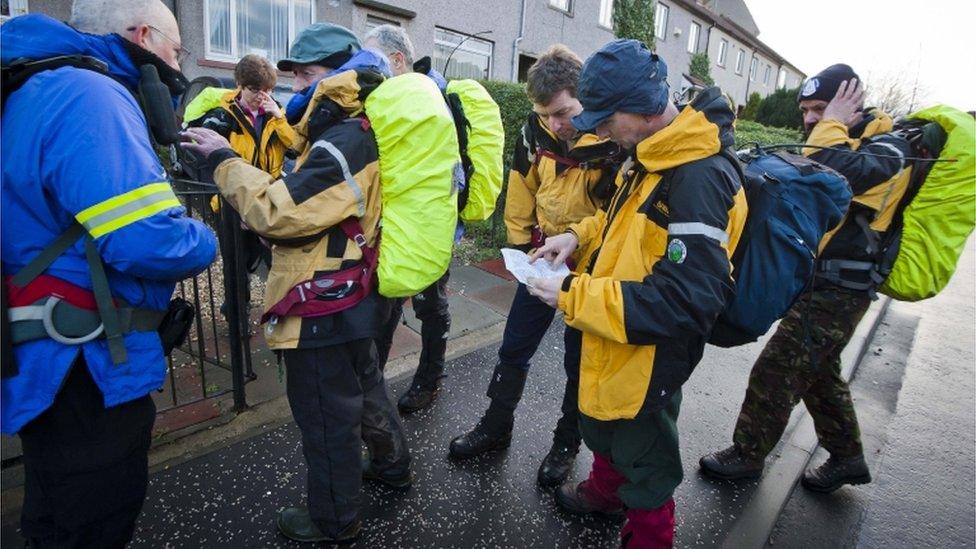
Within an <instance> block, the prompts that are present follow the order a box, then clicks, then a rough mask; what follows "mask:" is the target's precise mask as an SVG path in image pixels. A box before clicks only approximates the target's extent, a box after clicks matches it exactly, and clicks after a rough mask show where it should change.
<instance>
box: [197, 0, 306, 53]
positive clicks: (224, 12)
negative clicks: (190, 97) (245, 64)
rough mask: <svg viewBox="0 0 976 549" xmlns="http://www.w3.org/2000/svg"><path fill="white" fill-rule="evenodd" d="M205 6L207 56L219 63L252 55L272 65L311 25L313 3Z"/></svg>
mask: <svg viewBox="0 0 976 549" xmlns="http://www.w3.org/2000/svg"><path fill="white" fill-rule="evenodd" d="M204 6H205V13H206V15H207V17H206V19H205V21H204V27H205V29H204V32H205V33H206V36H207V45H206V56H207V58H209V59H217V60H221V61H232V62H236V61H237V60H238V59H240V58H241V57H243V56H245V55H247V54H249V53H254V54H258V55H261V56H264V57H267V58H268V60H269V61H271V62H272V63H275V62H277V61H278V60H279V59H282V58H284V57H287V56H288V46H289V45H290V44H291V42H292V41H293V40H294V39H295V35H296V34H298V32H299V31H300V30H302V29H304V28H305V27H307V26H309V25H310V24H311V23H312V0H206V1H205V4H204Z"/></svg>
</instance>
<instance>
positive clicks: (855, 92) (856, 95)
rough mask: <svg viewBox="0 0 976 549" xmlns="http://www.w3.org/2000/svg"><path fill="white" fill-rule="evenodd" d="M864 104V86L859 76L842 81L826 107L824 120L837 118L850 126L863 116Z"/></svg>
mask: <svg viewBox="0 0 976 549" xmlns="http://www.w3.org/2000/svg"><path fill="white" fill-rule="evenodd" d="M863 105H864V87H863V86H861V83H860V82H858V80H857V78H852V79H850V80H847V81H846V82H841V84H840V87H839V88H837V93H836V94H835V95H834V98H833V99H831V100H830V103H827V106H826V107H825V108H824V113H823V118H824V120H827V119H831V120H837V121H839V122H841V123H843V124H844V125H845V126H847V127H848V128H850V127H851V126H853V125H855V124H857V123H858V122H860V121H861V118H863V116H864V115H863V114H862V113H861V112H860V109H861V107H862V106H863Z"/></svg>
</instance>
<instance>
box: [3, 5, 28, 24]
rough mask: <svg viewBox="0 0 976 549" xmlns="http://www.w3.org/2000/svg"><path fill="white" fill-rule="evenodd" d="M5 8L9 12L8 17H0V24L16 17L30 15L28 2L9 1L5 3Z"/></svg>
mask: <svg viewBox="0 0 976 549" xmlns="http://www.w3.org/2000/svg"><path fill="white" fill-rule="evenodd" d="M7 8H8V9H9V10H10V15H2V16H0V23H3V22H5V21H7V20H8V19H12V18H14V17H17V16H18V15H27V14H28V13H30V2H28V0H9V1H8V2H7Z"/></svg>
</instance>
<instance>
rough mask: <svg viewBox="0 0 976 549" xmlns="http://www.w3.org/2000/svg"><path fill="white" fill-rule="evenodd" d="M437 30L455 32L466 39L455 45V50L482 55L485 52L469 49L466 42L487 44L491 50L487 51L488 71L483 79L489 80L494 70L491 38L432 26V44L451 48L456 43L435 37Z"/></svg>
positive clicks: (493, 47) (445, 75)
mask: <svg viewBox="0 0 976 549" xmlns="http://www.w3.org/2000/svg"><path fill="white" fill-rule="evenodd" d="M439 30H440V31H444V32H448V33H451V34H457V35H459V36H461V37H462V39H464V38H467V40H465V41H464V42H463V43H462V44H461V45H460V46H457V51H463V52H467V53H473V54H476V55H484V54H485V52H483V51H478V50H475V49H469V48H467V47H466V46H467V44H468V43H472V42H473V43H475V44H477V43H478V42H483V43H485V44H488V47H489V48H490V49H491V51H490V52H489V53H488V71H487V72H488V74H486V75H485V80H491V75H492V71H494V70H495V43H494V42H492V41H491V40H485V39H484V38H481V37H480V36H471V35H470V34H466V33H463V32H458V31H455V30H451V29H448V28H445V27H437V26H435V27H434V46H438V45H440V46H447V47H450V48H452V49H453V48H454V46H455V45H456V44H454V43H453V42H444V41H443V40H438V39H437V31H439ZM445 68H447V67H445ZM445 72H446V71H445ZM444 77H445V78H446V77H447V74H444Z"/></svg>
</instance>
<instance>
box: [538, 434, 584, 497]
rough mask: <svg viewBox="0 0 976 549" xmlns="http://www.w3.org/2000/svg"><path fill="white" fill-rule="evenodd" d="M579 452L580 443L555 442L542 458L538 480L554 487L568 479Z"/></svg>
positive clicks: (546, 485)
mask: <svg viewBox="0 0 976 549" xmlns="http://www.w3.org/2000/svg"><path fill="white" fill-rule="evenodd" d="M578 452H579V444H575V445H568V444H563V443H561V442H554V443H553V445H552V448H550V449H549V453H548V454H546V457H545V458H543V459H542V464H541V465H539V472H538V474H537V475H536V482H538V483H539V486H542V487H545V488H554V487H556V486H559V485H561V484H562V483H563V482H565V481H566V477H567V476H569V472H570V471H572V470H573V463H575V462H576V454H577V453H578Z"/></svg>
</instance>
